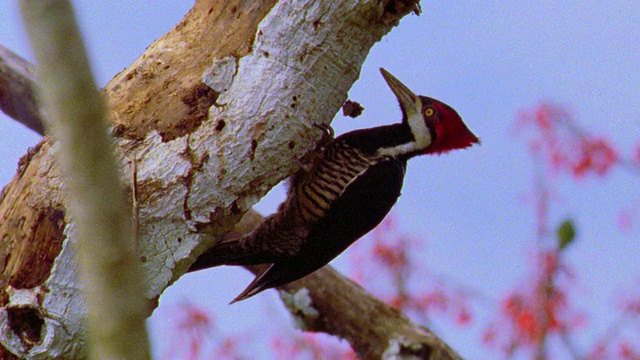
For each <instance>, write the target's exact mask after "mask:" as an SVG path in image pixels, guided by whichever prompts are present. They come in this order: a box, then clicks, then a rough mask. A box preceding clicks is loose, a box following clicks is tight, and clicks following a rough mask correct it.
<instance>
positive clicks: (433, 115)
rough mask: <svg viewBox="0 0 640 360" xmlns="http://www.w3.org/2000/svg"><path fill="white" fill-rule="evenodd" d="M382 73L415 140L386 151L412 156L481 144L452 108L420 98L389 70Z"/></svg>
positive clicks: (385, 151)
mask: <svg viewBox="0 0 640 360" xmlns="http://www.w3.org/2000/svg"><path fill="white" fill-rule="evenodd" d="M380 71H381V72H382V76H383V77H384V79H385V80H386V81H387V84H389V87H390V88H391V90H392V91H393V93H394V94H395V95H396V97H397V98H398V102H399V103H400V109H401V110H402V123H403V125H405V126H406V127H408V129H409V130H410V132H411V138H412V139H411V140H410V141H409V142H406V143H404V144H399V145H395V146H392V147H389V148H385V149H383V152H384V153H385V154H389V155H395V156H409V157H411V156H415V155H421V154H442V153H445V152H448V151H451V150H455V149H464V148H467V147H469V146H471V145H473V144H479V143H480V140H479V139H478V138H477V137H476V136H475V135H474V134H473V133H472V132H471V131H470V130H469V128H467V125H465V123H464V122H463V121H462V118H460V115H458V113H457V112H456V111H455V110H453V108H451V107H450V106H449V105H447V104H445V103H443V102H441V101H438V100H435V99H432V98H429V97H426V96H418V95H416V94H414V93H413V92H412V91H411V90H409V88H408V87H407V86H406V85H404V84H403V83H402V82H400V80H398V79H396V78H395V77H394V76H393V75H391V74H390V73H389V72H387V71H386V70H384V69H380Z"/></svg>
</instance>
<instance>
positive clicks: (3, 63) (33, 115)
mask: <svg viewBox="0 0 640 360" xmlns="http://www.w3.org/2000/svg"><path fill="white" fill-rule="evenodd" d="M34 84H36V77H35V69H34V68H33V65H31V64H30V63H29V62H28V61H27V60H25V59H23V58H21V57H20V56H18V54H16V53H14V52H12V51H11V50H9V49H7V48H6V47H4V46H2V45H0V110H2V112H4V113H5V114H7V115H8V116H10V117H11V118H13V119H14V120H16V121H18V122H19V123H21V124H22V125H24V126H26V127H28V128H29V129H31V130H33V131H35V132H37V133H38V134H40V135H44V125H43V124H44V121H43V119H42V114H41V113H40V108H39V107H38V102H37V99H36V93H35V85H34Z"/></svg>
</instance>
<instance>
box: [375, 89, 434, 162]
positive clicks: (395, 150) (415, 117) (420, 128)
mask: <svg viewBox="0 0 640 360" xmlns="http://www.w3.org/2000/svg"><path fill="white" fill-rule="evenodd" d="M416 109H418V110H419V111H415V110H416ZM407 123H408V124H409V129H411V134H412V135H413V139H414V140H413V141H410V142H408V143H405V144H400V145H396V146H390V147H384V148H380V149H378V155H380V156H391V157H398V156H400V155H404V154H409V153H412V152H416V151H420V150H424V149H425V148H426V147H427V146H429V145H430V144H431V132H429V128H428V127H427V124H426V123H425V122H424V118H423V117H422V103H421V102H420V100H419V99H418V100H417V101H416V106H415V107H413V108H411V109H408V111H407Z"/></svg>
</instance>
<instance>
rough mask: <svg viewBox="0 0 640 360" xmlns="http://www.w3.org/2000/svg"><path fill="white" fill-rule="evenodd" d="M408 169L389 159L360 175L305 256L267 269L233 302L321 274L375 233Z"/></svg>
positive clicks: (317, 230)
mask: <svg viewBox="0 0 640 360" xmlns="http://www.w3.org/2000/svg"><path fill="white" fill-rule="evenodd" d="M405 168H406V162H405V161H401V160H397V159H391V158H389V159H385V160H383V161H381V162H379V163H377V164H375V165H373V166H371V167H370V168H369V169H367V170H366V171H364V172H363V173H362V174H360V175H359V176H358V177H357V178H356V179H355V180H354V181H352V182H350V183H349V185H348V186H347V187H346V189H345V191H344V192H343V194H342V195H341V196H340V197H339V198H338V199H336V200H335V201H334V202H333V203H332V204H331V206H330V208H329V210H328V211H327V212H326V214H325V216H324V217H323V218H322V219H321V220H320V221H319V222H318V223H317V224H316V225H314V227H313V228H312V229H311V231H310V234H309V237H308V238H307V240H306V241H305V243H304V244H303V245H302V249H301V252H300V253H299V254H298V255H296V256H293V257H290V258H284V259H282V260H280V261H278V262H276V263H274V264H273V265H271V266H269V267H265V268H264V269H263V270H262V271H261V272H260V273H259V274H258V275H257V276H256V278H255V279H254V280H253V281H252V282H251V284H249V286H247V288H246V289H245V290H244V291H243V292H242V293H241V294H240V295H238V297H236V298H235V299H234V300H233V302H236V301H240V300H243V299H246V298H248V297H251V296H253V295H255V294H257V293H259V292H261V291H263V290H266V289H269V288H272V287H276V286H280V285H284V284H287V283H290V282H292V281H295V280H298V279H300V278H302V277H304V276H306V275H308V274H310V273H312V272H314V271H316V270H318V269H319V268H321V267H322V266H324V265H326V264H327V263H329V261H331V260H333V258H335V257H336V256H338V255H339V254H340V253H342V252H343V251H344V250H345V249H346V248H347V247H349V245H351V244H352V243H353V242H354V241H356V240H358V239H359V238H360V237H362V236H363V235H364V234H366V233H368V232H369V231H371V229H373V228H374V227H376V225H378V224H379V223H380V222H381V221H382V220H383V219H384V217H385V216H386V215H387V213H388V212H389V210H391V207H393V205H394V204H395V202H396V200H397V199H398V197H399V196H400V191H401V189H402V183H403V180H404V173H405Z"/></svg>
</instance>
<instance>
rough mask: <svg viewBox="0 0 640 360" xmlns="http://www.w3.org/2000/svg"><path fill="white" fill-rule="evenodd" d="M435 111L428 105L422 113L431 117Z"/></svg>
mask: <svg viewBox="0 0 640 360" xmlns="http://www.w3.org/2000/svg"><path fill="white" fill-rule="evenodd" d="M435 113H436V111H435V110H433V108H432V107H428V108H426V109H425V110H424V115H425V116H427V117H432V116H433V115H434V114H435Z"/></svg>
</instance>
